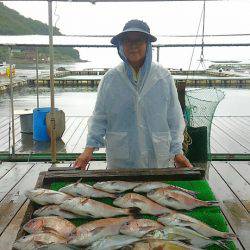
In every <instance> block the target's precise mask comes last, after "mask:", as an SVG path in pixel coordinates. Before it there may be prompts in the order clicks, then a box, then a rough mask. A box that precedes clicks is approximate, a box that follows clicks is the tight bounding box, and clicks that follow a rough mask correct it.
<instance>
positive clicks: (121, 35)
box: [111, 28, 157, 46]
mask: <svg viewBox="0 0 250 250" xmlns="http://www.w3.org/2000/svg"><path fill="white" fill-rule="evenodd" d="M129 32H140V33H143V34H145V35H146V36H147V38H148V40H149V41H150V42H155V41H156V40H157V38H156V37H155V36H153V35H151V34H150V33H148V32H146V31H144V30H141V29H137V28H131V29H126V30H124V31H123V32H121V33H119V34H118V35H116V36H114V37H113V38H112V39H111V43H112V44H114V45H115V46H117V45H118V42H119V41H120V40H121V38H122V37H124V35H125V34H126V33H129Z"/></svg>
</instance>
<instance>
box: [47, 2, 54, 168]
mask: <svg viewBox="0 0 250 250" xmlns="http://www.w3.org/2000/svg"><path fill="white" fill-rule="evenodd" d="M48 12H49V13H48V14H49V63H50V106H51V111H50V113H51V118H50V126H51V127H50V131H51V159H52V163H55V162H56V123H55V96H54V51H53V23H52V1H51V0H49V1H48Z"/></svg>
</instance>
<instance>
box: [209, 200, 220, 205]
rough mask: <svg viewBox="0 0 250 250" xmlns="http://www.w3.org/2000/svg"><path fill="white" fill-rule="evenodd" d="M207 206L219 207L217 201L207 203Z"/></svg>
mask: <svg viewBox="0 0 250 250" xmlns="http://www.w3.org/2000/svg"><path fill="white" fill-rule="evenodd" d="M207 204H208V206H219V201H207Z"/></svg>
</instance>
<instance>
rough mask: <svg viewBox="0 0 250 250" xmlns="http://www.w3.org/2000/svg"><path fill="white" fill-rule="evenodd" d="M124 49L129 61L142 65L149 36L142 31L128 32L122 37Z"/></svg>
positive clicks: (132, 63)
mask: <svg viewBox="0 0 250 250" xmlns="http://www.w3.org/2000/svg"><path fill="white" fill-rule="evenodd" d="M122 45H123V50H124V54H125V56H126V58H127V59H128V61H129V63H130V64H131V65H132V66H134V65H140V66H141V65H142V64H143V62H144V59H145V56H146V49H147V38H146V36H145V35H143V34H142V33H141V32H128V33H127V34H126V36H125V37H123V39H122Z"/></svg>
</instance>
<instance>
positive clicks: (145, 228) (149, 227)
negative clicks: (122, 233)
mask: <svg viewBox="0 0 250 250" xmlns="http://www.w3.org/2000/svg"><path fill="white" fill-rule="evenodd" d="M145 230H149V232H150V231H152V226H147V227H141V228H140V229H139V231H145Z"/></svg>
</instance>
